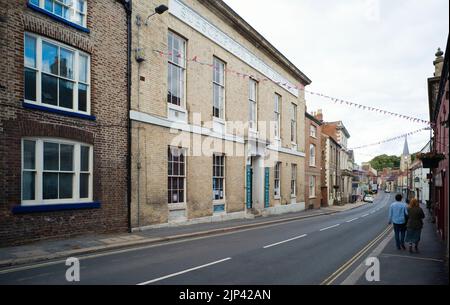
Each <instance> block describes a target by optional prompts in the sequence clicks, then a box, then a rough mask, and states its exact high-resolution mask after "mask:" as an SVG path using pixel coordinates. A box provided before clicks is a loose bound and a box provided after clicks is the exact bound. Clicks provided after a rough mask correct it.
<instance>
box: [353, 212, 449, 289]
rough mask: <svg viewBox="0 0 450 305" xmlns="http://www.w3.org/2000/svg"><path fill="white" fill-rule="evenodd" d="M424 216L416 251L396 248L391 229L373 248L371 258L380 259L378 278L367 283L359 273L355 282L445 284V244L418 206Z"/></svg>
mask: <svg viewBox="0 0 450 305" xmlns="http://www.w3.org/2000/svg"><path fill="white" fill-rule="evenodd" d="M422 209H423V210H424V212H425V214H426V215H427V217H426V218H425V220H424V227H423V229H422V236H421V242H420V243H419V253H415V252H413V253H410V252H409V249H408V244H407V245H406V247H407V250H397V247H396V246H395V239H394V234H393V232H392V233H391V234H390V235H389V236H388V237H387V238H386V239H385V240H384V241H383V242H382V243H381V244H382V246H381V247H380V249H378V250H377V249H376V250H374V253H372V255H370V256H371V257H377V258H378V259H379V261H380V281H378V282H368V281H367V280H366V278H365V276H361V277H360V278H359V279H358V280H357V281H356V283H355V284H357V285H398V284H401V285H448V284H449V276H448V270H449V266H448V261H446V259H445V251H446V247H445V244H444V242H443V241H442V240H441V239H440V238H439V235H438V234H437V232H436V226H435V224H433V223H432V222H431V217H430V215H429V213H428V211H427V210H426V208H425V205H422Z"/></svg>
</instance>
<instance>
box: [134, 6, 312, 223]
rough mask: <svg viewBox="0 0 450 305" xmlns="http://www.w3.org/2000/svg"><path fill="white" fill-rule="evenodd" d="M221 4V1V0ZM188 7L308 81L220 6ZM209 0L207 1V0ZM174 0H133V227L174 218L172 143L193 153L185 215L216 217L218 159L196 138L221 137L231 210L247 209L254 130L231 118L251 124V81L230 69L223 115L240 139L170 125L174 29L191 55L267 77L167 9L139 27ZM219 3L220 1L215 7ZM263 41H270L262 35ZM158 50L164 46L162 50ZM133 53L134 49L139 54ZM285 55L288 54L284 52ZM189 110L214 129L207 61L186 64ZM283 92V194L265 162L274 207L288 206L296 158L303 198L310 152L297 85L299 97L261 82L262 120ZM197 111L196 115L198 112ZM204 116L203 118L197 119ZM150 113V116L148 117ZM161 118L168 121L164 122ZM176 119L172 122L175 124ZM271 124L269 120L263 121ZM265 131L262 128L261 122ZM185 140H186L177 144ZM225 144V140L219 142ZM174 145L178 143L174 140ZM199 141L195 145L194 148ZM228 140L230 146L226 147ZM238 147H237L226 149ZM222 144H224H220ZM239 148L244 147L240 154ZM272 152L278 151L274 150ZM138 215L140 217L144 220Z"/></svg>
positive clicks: (194, 122) (295, 80) (293, 78)
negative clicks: (170, 167) (235, 125)
mask: <svg viewBox="0 0 450 305" xmlns="http://www.w3.org/2000/svg"><path fill="white" fill-rule="evenodd" d="M219 2H221V1H219ZM183 3H184V4H185V5H187V6H188V7H190V8H191V9H193V10H194V11H195V12H197V13H198V14H199V15H201V16H202V17H203V18H205V19H206V20H208V21H209V23H210V24H212V25H214V26H215V27H216V28H218V29H220V30H221V31H222V32H224V33H225V34H226V35H228V36H229V37H231V38H232V39H233V40H234V41H236V42H238V43H239V44H240V45H242V46H243V47H245V48H246V49H247V50H249V51H250V52H251V53H252V54H254V55H255V56H256V57H258V58H259V59H261V60H262V61H264V63H265V64H267V65H268V66H270V67H271V68H272V69H273V70H275V71H276V72H278V73H279V74H280V75H282V76H283V77H284V78H285V79H287V80H288V81H289V82H290V83H292V84H295V85H299V86H304V85H307V84H308V80H307V79H306V80H305V79H301V78H300V77H299V76H298V75H294V74H295V73H293V72H292V71H289V69H288V68H286V66H285V65H281V64H278V63H277V61H276V58H274V55H273V54H271V53H270V52H269V51H267V50H266V49H265V48H263V47H259V48H258V47H257V46H256V45H257V44H256V42H252V41H250V40H249V39H248V38H246V37H244V35H242V34H240V33H238V32H237V31H236V30H235V28H234V27H233V25H232V22H233V21H232V20H230V18H229V17H227V16H223V14H221V13H219V12H216V11H215V10H214V9H213V8H212V7H210V6H211V5H210V4H207V3H206V2H205V1H197V0H186V1H183ZM204 3H206V4H204ZM160 4H165V5H167V6H169V7H170V3H169V2H168V1H158V2H157V3H156V2H153V1H140V0H135V1H133V16H132V21H133V23H132V49H133V51H135V50H136V49H137V48H143V50H144V54H145V61H143V62H142V63H138V62H137V61H136V60H134V58H132V94H131V100H132V107H131V108H132V109H131V110H132V112H134V113H137V114H139V115H140V117H139V119H136V118H135V117H133V116H132V119H133V120H132V191H131V193H132V209H131V219H132V227H134V228H136V227H138V226H141V227H142V226H151V225H157V224H164V223H168V222H169V223H170V222H171V221H172V219H171V213H170V210H171V208H170V207H169V204H168V202H167V201H168V199H167V184H168V182H167V172H168V169H167V166H168V165H167V163H168V160H167V149H168V147H169V146H171V145H176V146H182V147H185V148H186V149H187V151H188V152H189V155H188V157H187V161H186V168H187V171H186V199H187V200H186V205H185V209H186V210H185V211H184V215H185V216H186V220H192V219H198V218H204V217H210V216H212V215H213V208H212V207H213V204H212V172H213V169H212V167H213V162H212V157H211V156H209V155H205V154H204V153H203V154H202V155H198V153H196V152H195V151H194V150H195V149H198V145H197V144H196V143H197V142H201V143H202V144H203V145H205V142H207V141H210V142H215V143H216V147H215V148H214V149H213V151H214V152H217V153H220V152H222V153H225V155H226V158H225V159H226V161H225V166H226V171H225V172H226V177H225V204H226V205H225V208H226V213H227V214H231V213H236V212H242V213H243V214H245V213H248V212H249V211H247V209H246V165H247V163H248V159H247V154H248V145H247V144H246V143H247V142H246V139H247V137H248V130H247V129H242V130H235V129H233V128H232V125H233V124H229V123H228V121H229V122H241V123H244V124H245V123H247V121H248V117H249V107H248V86H249V79H248V77H247V78H244V77H239V76H237V75H236V74H235V73H225V111H224V113H225V121H227V124H226V134H227V135H229V136H231V135H235V136H237V137H238V138H237V140H236V141H232V140H231V139H230V138H228V140H221V139H218V138H212V137H209V136H203V135H198V134H196V133H195V132H189V131H186V130H185V131H183V132H174V130H172V131H171V129H170V128H168V127H167V122H168V116H169V114H168V102H167V92H168V86H167V83H168V80H167V79H168V73H167V66H168V63H167V60H168V58H167V55H166V54H167V50H168V42H167V41H168V33H169V31H172V32H173V33H176V34H177V35H179V36H181V37H183V38H185V39H186V41H187V45H186V57H187V58H188V59H192V58H194V57H196V59H197V60H198V61H201V62H206V63H212V62H213V57H217V58H219V59H220V60H221V61H223V62H225V63H226V69H227V70H234V71H239V72H241V73H245V74H248V75H253V76H254V77H255V78H257V79H263V78H265V77H266V76H265V75H263V74H261V73H260V72H258V71H257V70H256V69H254V68H253V67H252V66H250V65H248V64H246V63H245V62H244V61H242V60H241V59H240V58H238V57H236V56H234V55H233V54H231V53H230V52H228V51H227V50H225V49H224V48H223V47H221V46H220V45H218V44H216V43H214V42H213V41H212V40H210V39H209V38H207V37H205V36H204V35H203V34H201V33H200V32H198V31H196V30H195V29H194V28H192V27H191V26H190V25H188V24H186V23H185V22H183V21H181V20H180V19H178V18H176V17H175V16H173V15H172V14H171V13H170V10H169V12H166V13H164V14H163V15H155V16H153V17H151V18H150V20H149V23H148V26H146V25H144V24H142V25H141V26H138V25H137V24H136V20H137V18H138V16H139V17H141V19H142V22H145V19H146V17H147V16H148V15H149V14H150V13H151V12H152V11H153V9H154V7H155V6H156V5H160ZM213 6H214V5H213ZM260 43H265V42H264V41H262V42H260ZM156 51H162V52H164V54H159V53H158V52H156ZM133 54H134V53H133ZM280 56H282V55H280ZM185 75H186V86H185V90H186V91H185V92H186V93H185V96H186V110H187V114H188V119H187V124H185V126H190V127H191V128H192V126H195V127H198V128H200V127H203V128H206V129H207V128H211V127H212V123H211V121H212V120H213V113H212V105H213V82H212V80H213V69H212V68H211V67H210V66H208V65H201V64H198V63H195V62H191V61H188V62H187V65H186V73H185ZM275 94H279V95H280V96H281V97H282V102H281V147H282V148H283V149H282V150H284V151H287V152H288V153H285V152H278V157H279V161H280V162H282V167H281V199H275V198H274V190H273V185H274V180H273V177H274V170H273V167H272V166H271V165H270V162H265V163H264V166H265V167H269V168H270V174H269V177H270V178H269V186H270V188H269V199H270V206H271V207H274V206H277V205H288V204H290V203H291V202H292V200H291V194H290V189H291V164H292V163H295V164H297V197H296V198H295V201H296V202H297V203H303V202H304V186H305V184H304V177H305V175H304V170H305V164H304V157H303V155H302V154H303V153H304V152H305V140H304V134H305V130H304V128H305V124H304V120H305V116H304V113H305V99H304V91H301V90H300V91H299V96H298V97H296V96H295V95H293V94H292V93H290V92H289V91H287V90H285V89H284V88H282V87H281V86H279V85H278V84H276V83H275V82H273V81H260V82H259V83H258V94H257V102H258V111H257V113H258V114H257V116H258V121H259V122H269V121H273V118H274V102H273V101H274V95H275ZM291 104H296V105H297V147H296V149H295V151H296V153H294V154H292V153H289V152H291V151H292V143H291V132H290V129H291V125H290V124H291V115H290V109H291ZM196 117H197V118H196ZM198 117H200V119H198ZM148 118H151V119H150V120H147V119H148ZM158 122H165V126H162V125H164V124H159V123H158ZM169 123H170V122H169ZM263 126H265V125H263ZM259 132H260V133H262V134H264V131H263V128H260V130H259ZM180 139H184V140H183V141H181V142H183V143H182V144H176V143H179V142H180ZM217 142H218V143H222V145H219V144H217ZM174 143H175V144H174ZM196 145H197V146H196ZM226 145H228V146H226ZM230 145H231V147H232V148H233V151H234V152H233V153H231V152H230V150H227V148H226V147H228V148H229V147H230ZM220 146H222V147H220ZM236 150H237V151H238V153H236ZM272 153H275V154H276V152H274V151H272ZM138 215H139V220H138Z"/></svg>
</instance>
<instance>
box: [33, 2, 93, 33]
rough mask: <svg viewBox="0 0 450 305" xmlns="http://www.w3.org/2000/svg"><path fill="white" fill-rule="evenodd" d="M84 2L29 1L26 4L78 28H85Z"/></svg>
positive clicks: (85, 10)
mask: <svg viewBox="0 0 450 305" xmlns="http://www.w3.org/2000/svg"><path fill="white" fill-rule="evenodd" d="M86 2H87V1H86V0H29V1H28V3H29V4H32V5H34V6H36V7H39V8H41V9H43V10H45V11H47V12H48V13H50V14H52V15H55V16H58V17H60V18H63V19H65V20H67V21H69V22H72V23H75V24H77V25H79V26H82V27H86V14H87V3H86Z"/></svg>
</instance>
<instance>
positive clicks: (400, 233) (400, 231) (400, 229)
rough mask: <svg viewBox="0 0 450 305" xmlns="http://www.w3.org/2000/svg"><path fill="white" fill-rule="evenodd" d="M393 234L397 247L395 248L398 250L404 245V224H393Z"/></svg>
mask: <svg viewBox="0 0 450 305" xmlns="http://www.w3.org/2000/svg"><path fill="white" fill-rule="evenodd" d="M394 232H395V244H396V245H397V248H398V249H400V247H401V246H402V245H404V244H405V235H406V224H404V223H403V224H396V223H394Z"/></svg>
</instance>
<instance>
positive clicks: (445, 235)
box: [422, 40, 450, 259]
mask: <svg viewBox="0 0 450 305" xmlns="http://www.w3.org/2000/svg"><path fill="white" fill-rule="evenodd" d="M443 55H444V53H443V52H442V51H441V50H438V52H437V53H436V59H435V61H434V62H433V64H434V66H435V73H434V76H433V77H431V78H429V79H428V95H429V101H428V102H429V110H430V121H431V123H432V128H433V133H434V136H433V137H432V139H431V153H432V154H435V155H436V154H439V155H443V156H444V159H442V160H439V159H438V162H437V164H435V165H434V166H429V167H431V172H432V180H431V187H430V200H431V202H432V204H434V215H435V220H436V224H437V229H438V232H439V234H440V236H441V237H442V239H444V240H445V241H446V243H447V259H448V252H449V229H448V214H449V191H448V187H449V178H448V174H449V172H448V159H449V132H448V129H449V125H450V123H449V122H450V120H449V112H450V109H449V42H448V40H447V48H446V51H445V57H444V56H443ZM423 161H424V160H422V162H423ZM431 161H433V160H431ZM423 163H424V167H426V166H425V162H423Z"/></svg>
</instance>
